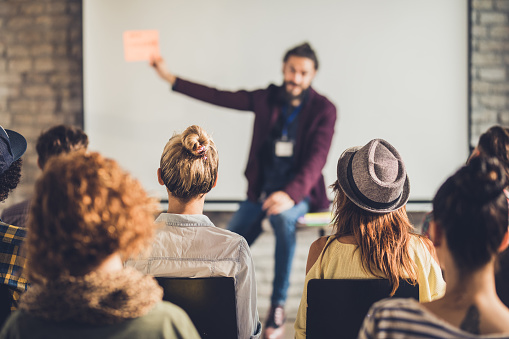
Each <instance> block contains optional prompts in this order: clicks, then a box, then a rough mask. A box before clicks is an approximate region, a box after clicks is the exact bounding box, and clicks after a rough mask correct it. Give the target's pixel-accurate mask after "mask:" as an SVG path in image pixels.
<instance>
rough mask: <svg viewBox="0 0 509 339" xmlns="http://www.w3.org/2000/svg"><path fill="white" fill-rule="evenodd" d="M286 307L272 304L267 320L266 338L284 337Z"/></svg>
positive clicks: (276, 338)
mask: <svg viewBox="0 0 509 339" xmlns="http://www.w3.org/2000/svg"><path fill="white" fill-rule="evenodd" d="M285 320H286V316H285V309H284V308H283V306H281V305H278V306H272V307H271V308H270V311H269V316H268V317H267V321H266V322H265V331H264V333H265V334H264V338H265V339H278V338H282V337H283V333H284V331H285Z"/></svg>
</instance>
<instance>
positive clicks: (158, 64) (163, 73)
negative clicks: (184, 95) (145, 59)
mask: <svg viewBox="0 0 509 339" xmlns="http://www.w3.org/2000/svg"><path fill="white" fill-rule="evenodd" d="M150 66H152V67H154V68H155V70H156V72H157V74H158V75H159V76H160V77H161V78H162V79H163V80H166V81H168V82H169V83H170V84H171V85H172V86H173V85H174V84H175V80H176V79H177V77H176V76H174V75H173V74H172V73H170V71H168V68H167V67H166V63H165V62H164V59H163V58H161V57H157V58H154V59H152V60H151V61H150Z"/></svg>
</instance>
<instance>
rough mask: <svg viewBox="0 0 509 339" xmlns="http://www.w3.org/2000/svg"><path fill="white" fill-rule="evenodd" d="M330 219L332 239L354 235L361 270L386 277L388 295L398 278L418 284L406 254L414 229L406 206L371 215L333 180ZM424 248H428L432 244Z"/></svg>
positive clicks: (412, 261)
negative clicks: (332, 231) (358, 251)
mask: <svg viewBox="0 0 509 339" xmlns="http://www.w3.org/2000/svg"><path fill="white" fill-rule="evenodd" d="M331 188H332V189H333V191H334V192H335V198H334V203H333V209H334V213H333V214H334V218H333V220H332V224H333V228H334V237H335V238H339V237H342V236H353V237H354V238H355V241H356V243H357V245H358V248H357V250H360V251H361V259H362V266H363V268H364V270H366V271H367V272H369V273H371V274H373V275H374V276H376V277H380V278H386V279H388V280H389V282H390V283H391V285H392V291H391V296H392V295H394V293H395V292H396V290H397V289H398V287H399V279H404V280H406V281H408V282H410V283H411V284H415V283H416V282H417V265H416V264H415V262H414V260H413V259H412V257H411V256H410V254H409V246H410V237H412V236H413V235H412V231H413V229H414V228H413V226H412V224H411V223H410V220H409V219H408V216H407V213H406V207H405V206H403V207H401V208H400V209H398V210H396V211H393V212H389V213H383V214H377V213H371V212H368V211H365V210H363V209H361V208H360V207H358V206H357V205H355V204H354V203H353V202H352V201H351V200H350V199H349V198H348V197H347V196H346V194H345V193H344V192H343V190H342V189H341V186H340V185H339V183H338V182H337V181H336V182H335V183H334V184H332V185H331ZM422 241H423V242H424V243H425V245H426V246H427V247H428V249H430V246H431V244H426V240H424V239H422Z"/></svg>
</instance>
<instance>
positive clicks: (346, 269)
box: [295, 139, 445, 338]
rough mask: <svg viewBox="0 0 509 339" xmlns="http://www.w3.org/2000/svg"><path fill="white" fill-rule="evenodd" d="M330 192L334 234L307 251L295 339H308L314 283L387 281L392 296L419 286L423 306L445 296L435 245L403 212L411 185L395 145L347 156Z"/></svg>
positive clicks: (374, 145) (379, 144) (380, 143)
mask: <svg viewBox="0 0 509 339" xmlns="http://www.w3.org/2000/svg"><path fill="white" fill-rule="evenodd" d="M332 188H333V190H334V192H335V198H334V203H333V204H334V211H333V215H334V218H333V222H332V223H333V227H334V234H333V235H332V236H330V237H322V238H320V239H318V240H317V241H315V242H314V243H313V244H312V245H311V248H310V250H309V256H308V263H307V268H306V270H307V274H306V280H305V285H304V292H303V295H302V299H301V302H300V307H299V310H298V313H297V319H296V322H295V334H296V338H305V337H306V308H307V301H306V300H307V283H308V281H309V280H310V279H370V278H385V279H388V280H389V282H390V283H391V285H392V293H391V294H394V293H395V291H396V290H397V288H398V286H399V281H400V279H406V280H409V281H410V282H414V283H417V284H419V300H420V301H431V300H434V299H438V298H440V297H441V296H442V295H443V294H444V292H445V282H444V280H443V278H442V271H441V270H440V267H439V265H438V264H437V262H436V261H435V259H434V258H433V254H432V252H433V245H432V244H431V242H430V241H429V240H428V239H427V238H424V237H422V236H420V235H415V234H413V233H412V232H413V227H412V225H411V224H410V221H409V220H408V216H407V213H406V207H405V206H406V203H407V201H408V197H409V194H410V181H409V179H408V176H407V173H406V169H405V164H404V163H403V159H402V158H401V156H400V154H399V153H398V151H397V150H396V149H395V148H394V147H393V146H392V145H391V144H389V143H388V142H387V141H385V140H383V139H374V140H371V141H370V142H368V143H367V144H366V145H365V146H359V147H352V148H349V149H347V150H346V151H344V152H343V154H342V155H341V157H340V158H339V161H338V167H337V180H336V182H335V183H334V184H332ZM433 253H434V252H433Z"/></svg>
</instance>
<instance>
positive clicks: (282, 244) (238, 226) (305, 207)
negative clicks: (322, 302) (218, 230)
mask: <svg viewBox="0 0 509 339" xmlns="http://www.w3.org/2000/svg"><path fill="white" fill-rule="evenodd" d="M262 204H263V203H262V202H252V201H249V200H246V201H244V202H242V203H241V204H240V207H239V209H238V211H237V212H235V214H234V215H233V217H232V219H231V220H230V223H229V224H228V229H229V230H230V231H233V232H235V233H238V234H240V235H242V236H243V237H244V238H246V240H247V242H248V244H249V245H251V244H252V243H253V242H254V241H255V240H256V238H257V237H258V236H259V235H260V233H261V232H262V220H263V218H265V212H264V211H263V210H262ZM308 211H309V199H308V198H306V199H304V200H302V201H301V202H300V203H298V204H297V205H295V206H293V207H292V208H290V209H289V210H286V211H284V212H282V213H280V214H277V215H271V216H270V217H269V221H270V224H271V225H272V228H273V229H274V233H275V235H276V253H275V254H276V262H275V267H274V271H275V272H274V281H273V285H272V297H271V302H272V305H284V304H285V301H286V295H287V292H288V286H289V285H290V272H291V269H292V261H293V255H294V253H295V244H296V241H295V224H296V223H297V219H298V218H299V217H301V216H303V215H304V214H306V213H307V212H308Z"/></svg>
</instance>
